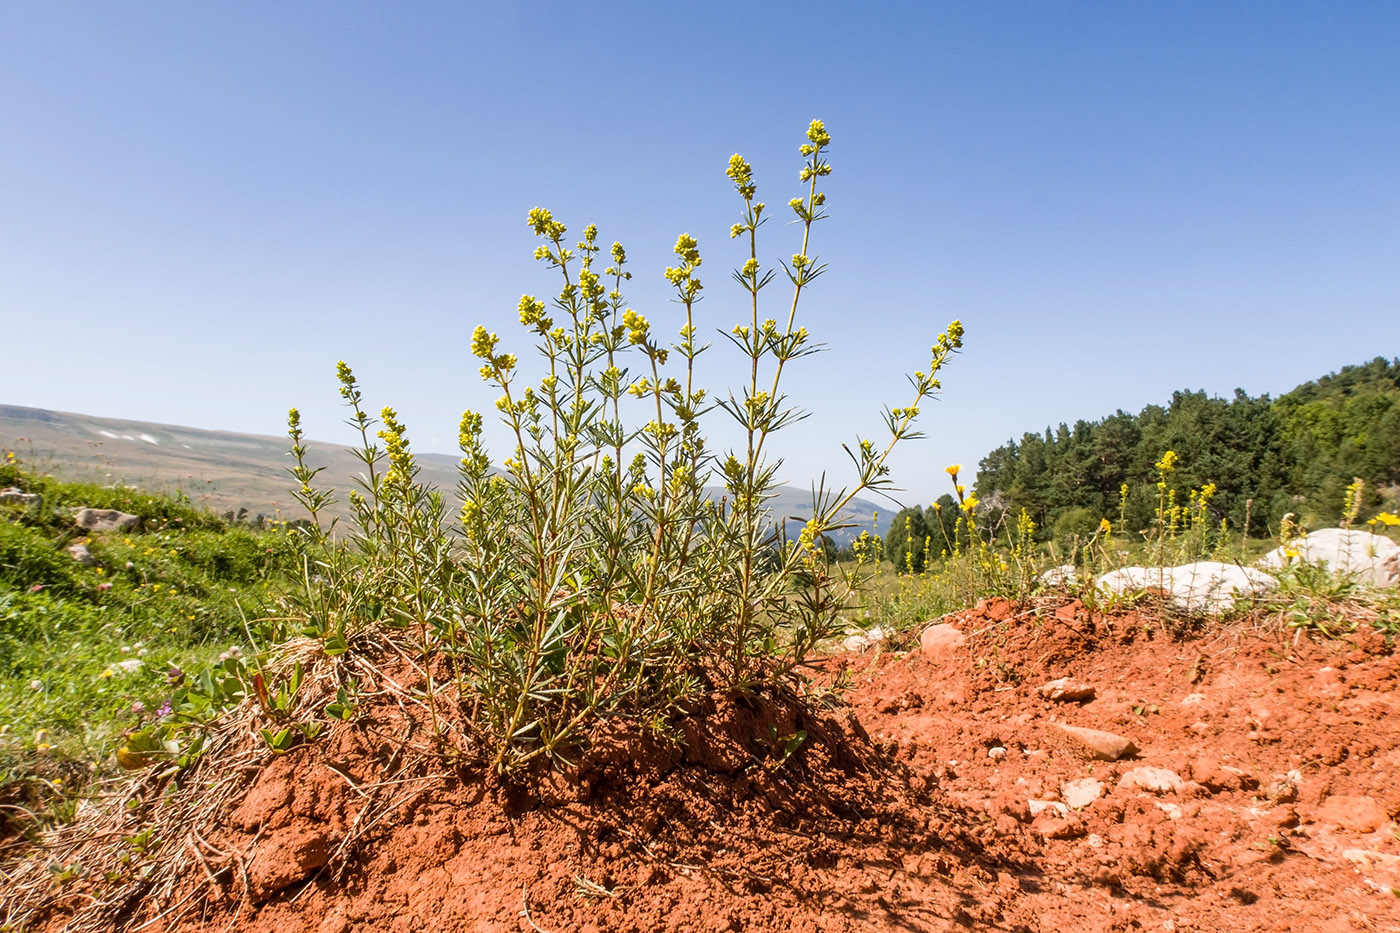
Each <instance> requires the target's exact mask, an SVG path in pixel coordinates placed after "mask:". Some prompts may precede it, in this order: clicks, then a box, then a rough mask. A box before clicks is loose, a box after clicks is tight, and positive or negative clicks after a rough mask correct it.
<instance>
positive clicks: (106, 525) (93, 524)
mask: <svg viewBox="0 0 1400 933" xmlns="http://www.w3.org/2000/svg"><path fill="white" fill-rule="evenodd" d="M73 521H74V523H75V524H77V526H78V527H79V528H86V529H87V530H88V531H131V530H133V529H135V528H136V526H138V525H140V524H141V516H139V515H129V514H127V513H126V512H119V511H117V510H116V509H81V510H79V512H78V514H77V515H76V516H74V519H73Z"/></svg>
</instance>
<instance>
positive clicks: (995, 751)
mask: <svg viewBox="0 0 1400 933" xmlns="http://www.w3.org/2000/svg"><path fill="white" fill-rule="evenodd" d="M987 757H988V758H990V759H992V761H1001V760H1002V759H1003V758H1005V757H1006V749H1004V748H1002V747H1001V746H1000V745H998V746H996V747H994V748H989V749H987Z"/></svg>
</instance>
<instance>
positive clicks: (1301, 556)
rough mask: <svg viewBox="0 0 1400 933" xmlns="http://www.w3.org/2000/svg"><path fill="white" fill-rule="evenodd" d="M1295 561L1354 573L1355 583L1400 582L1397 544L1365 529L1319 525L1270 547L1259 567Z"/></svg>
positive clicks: (1379, 583)
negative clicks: (1315, 528)
mask: <svg viewBox="0 0 1400 933" xmlns="http://www.w3.org/2000/svg"><path fill="white" fill-rule="evenodd" d="M1289 551H1293V552H1296V554H1297V556H1296V557H1294V556H1292V555H1290V554H1289V553H1288V552H1289ZM1295 561H1304V562H1307V563H1310V564H1317V563H1322V564H1326V565H1327V569H1328V570H1329V571H1330V572H1331V573H1333V574H1355V575H1356V579H1357V582H1359V583H1364V584H1368V585H1370V586H1394V585H1395V584H1396V583H1400V544H1396V543H1395V542H1394V541H1392V540H1390V539H1389V538H1383V537H1381V536H1380V535H1376V534H1372V533H1371V532H1369V531H1359V530H1357V529H1354V528H1323V529H1322V530H1320V531H1314V532H1311V533H1309V534H1307V535H1305V536H1303V537H1301V538H1295V539H1294V540H1292V541H1290V542H1288V544H1286V545H1284V546H1283V547H1279V548H1274V549H1273V550H1272V551H1270V552H1269V553H1267V554H1265V555H1264V557H1263V558H1262V559H1261V560H1260V561H1259V566H1261V567H1265V568H1269V567H1283V566H1286V565H1287V564H1289V563H1292V562H1295Z"/></svg>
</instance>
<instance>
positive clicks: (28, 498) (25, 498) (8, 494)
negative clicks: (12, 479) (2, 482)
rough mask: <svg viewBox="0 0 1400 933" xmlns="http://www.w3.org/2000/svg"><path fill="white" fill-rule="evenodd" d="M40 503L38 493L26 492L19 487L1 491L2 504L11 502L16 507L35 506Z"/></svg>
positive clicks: (0, 499) (0, 500)
mask: <svg viewBox="0 0 1400 933" xmlns="http://www.w3.org/2000/svg"><path fill="white" fill-rule="evenodd" d="M38 501H39V494H38V493H34V492H25V491H24V490H23V489H20V488H19V487H18V486H8V487H6V488H5V489H0V502H10V503H13V504H15V505H33V504H34V503H35V502H38Z"/></svg>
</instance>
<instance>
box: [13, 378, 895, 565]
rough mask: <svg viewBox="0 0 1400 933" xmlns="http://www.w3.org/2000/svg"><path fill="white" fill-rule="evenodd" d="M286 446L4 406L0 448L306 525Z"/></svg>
mask: <svg viewBox="0 0 1400 933" xmlns="http://www.w3.org/2000/svg"><path fill="white" fill-rule="evenodd" d="M289 445H290V441H288V440H287V438H286V437H272V436H267V435H262V434H238V433H234V432H231V431H207V430H204V429H202V428H191V427H180V426H177V425H170V424H156V423H153V422H148V421H127V420H122V419H118V418H99V417H96V416H93V415H80V414H75V413H73V412H66V411H48V410H46V409H42V408H24V407H21V406H18V405H0V446H5V447H9V448H12V449H14V450H15V452H16V453H17V454H18V455H19V456H20V457H22V458H23V459H24V460H25V461H26V462H27V463H28V464H29V465H30V466H32V467H34V468H36V469H40V470H46V471H48V472H51V473H54V474H55V475H58V476H62V477H64V478H69V479H81V480H88V481H93V482H99V483H103V484H113V483H120V484H124V485H132V486H143V487H149V488H157V489H161V490H168V491H172V492H173V491H177V490H178V491H180V492H183V493H184V494H185V495H187V496H189V498H190V499H191V500H192V501H193V502H195V503H197V504H201V505H204V506H206V507H208V508H209V509H211V510H213V511H215V512H220V513H222V512H227V511H234V512H237V511H238V510H240V509H247V510H248V514H249V516H256V515H257V514H263V515H265V516H267V517H268V518H272V517H274V516H277V517H282V518H297V517H300V516H301V515H303V514H304V513H302V511H301V509H300V506H298V505H297V503H296V500H294V499H293V498H292V496H291V494H290V492H289V490H290V489H291V487H292V479H291V477H290V476H288V475H287V467H289V466H291V464H292V460H291V456H290V454H289V453H288V448H289ZM307 446H308V447H309V448H310V450H309V453H308V456H307V460H308V462H310V463H311V465H312V466H324V467H325V468H326V469H325V472H323V473H322V474H321V475H320V477H319V479H320V481H322V482H323V483H324V484H326V485H329V486H334V487H336V489H337V490H338V491H339V494H340V495H339V497H340V498H343V497H344V495H345V493H346V492H348V490H349V489H350V488H352V483H353V481H354V480H353V477H355V476H357V475H358V474H360V473H361V472H362V470H363V464H361V463H360V461H359V460H357V459H356V458H355V457H354V456H353V455H352V454H350V453H349V451H347V450H346V449H345V448H344V447H341V446H339V445H337V444H327V443H322V442H318V441H312V442H309V443H308V445H307ZM415 457H416V459H417V461H418V465H419V466H420V467H421V468H422V479H423V480H424V481H425V482H427V483H428V484H430V485H433V486H436V487H438V488H439V489H443V490H446V491H448V492H451V491H452V490H453V489H455V488H456V486H457V458H456V457H452V456H448V455H446V454H415ZM723 494H724V491H723V489H714V490H712V495H714V496H715V497H716V498H718V497H720V496H722V495H723ZM771 508H772V510H773V512H774V513H775V514H776V515H781V516H782V517H783V518H785V519H796V520H798V521H797V522H790V523H789V531H790V533H791V534H796V532H797V530H800V527H799V523H800V521H802V520H805V517H807V516H810V515H811V493H810V492H808V491H807V490H804V489H799V488H797V487H795V486H783V487H780V488H779V489H778V490H777V496H776V497H775V498H774V500H773V502H772V505H771ZM877 508H879V507H878V506H876V505H874V504H873V503H870V502H867V501H865V500H861V499H857V500H855V501H854V502H852V504H851V508H850V509H849V510H848V513H847V515H846V517H845V520H846V521H849V522H851V523H853V524H854V525H855V526H856V527H854V528H851V529H847V530H845V531H842V532H839V533H837V534H835V535H833V536H832V537H833V538H834V539H835V540H836V542H837V543H838V544H844V543H846V542H847V541H849V540H850V539H851V538H853V537H854V536H856V535H858V534H860V532H861V531H867V530H870V528H871V526H872V520H873V516H874V513H875V511H876V509H877ZM882 511H885V512H889V511H892V510H891V509H889V508H885V509H883V510H882ZM342 514H343V513H342Z"/></svg>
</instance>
